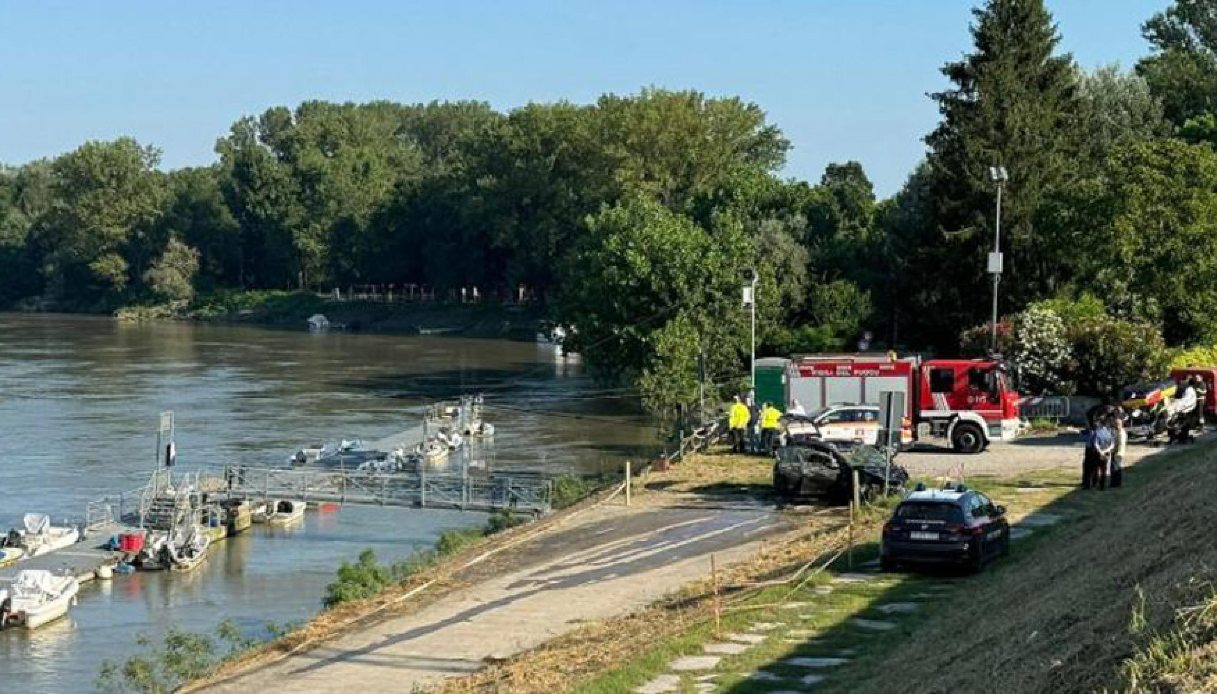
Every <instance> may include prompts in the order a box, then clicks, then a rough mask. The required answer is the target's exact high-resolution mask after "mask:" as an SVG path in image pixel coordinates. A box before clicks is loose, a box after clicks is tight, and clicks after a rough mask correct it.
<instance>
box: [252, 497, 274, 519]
mask: <svg viewBox="0 0 1217 694" xmlns="http://www.w3.org/2000/svg"><path fill="white" fill-rule="evenodd" d="M277 503H279V502H278V501H275V500H271V501H255V502H253V504H252V505H251V506H250V507H249V519H250V520H251V521H253V522H254V523H265V522H267V521H268V520H270V515H271V514H272V513H274V512H275V504H277Z"/></svg>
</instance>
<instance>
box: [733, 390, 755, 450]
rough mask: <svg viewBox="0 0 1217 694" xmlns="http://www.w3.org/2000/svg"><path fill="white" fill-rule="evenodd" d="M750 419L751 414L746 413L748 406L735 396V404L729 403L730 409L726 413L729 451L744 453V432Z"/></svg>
mask: <svg viewBox="0 0 1217 694" xmlns="http://www.w3.org/2000/svg"><path fill="white" fill-rule="evenodd" d="M751 419H752V413H750V412H749V411H748V406H747V405H745V404H744V402H743V401H742V400H740V397H739V396H738V395H737V396H735V402H733V403H731V409H730V410H729V411H728V412H727V428H728V429H729V431H730V434H731V450H733V451H735V452H736V453H743V452H744V438H745V437H744V432H745V430H747V428H748V422H749V421H750V420H751Z"/></svg>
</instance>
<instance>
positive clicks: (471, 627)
mask: <svg viewBox="0 0 1217 694" xmlns="http://www.w3.org/2000/svg"><path fill="white" fill-rule="evenodd" d="M784 527H785V526H784V525H783V523H782V521H781V520H780V519H779V518H778V517H777V516H776V515H775V514H773V513H772V512H770V511H764V510H721V509H695V508H693V509H690V508H685V509H670V508H669V509H651V510H637V509H631V510H626V509H624V508H622V507H600V508H597V509H592V510H589V511H588V512H586V514H585V515H584V516H582V517H580V518H577V519H574V520H572V521H571V523H570V524H568V525H566V526H563V527H561V528H559V529H556V530H554V531H552V532H549V533H546V534H545V535H543V536H541V537H540V538H537V539H536V540H533V541H532V542H530V543H528V544H525V545H522V546H520V547H518V548H516V549H515V550H513V551H512V552H511V555H510V556H509V557H507V558H505V559H503V560H502V561H501V563H500V564H499V565H497V566H494V567H486V568H482V569H481V570H482V572H483V574H485V577H484V578H483V580H481V581H479V582H477V583H476V584H474V585H473V586H471V587H469V588H465V589H461V590H458V591H456V592H454V593H451V594H449V595H447V596H445V597H443V598H441V599H439V600H437V601H436V602H435V603H433V604H431V605H429V606H427V607H425V608H423V609H422V610H421V611H419V612H417V613H415V614H412V615H409V616H405V617H398V618H394V619H390V620H387V621H385V622H382V623H380V624H376V625H373V626H370V627H367V628H364V629H361V630H360V631H358V632H356V633H353V634H350V635H347V636H344V637H341V638H339V639H337V640H334V641H331V642H329V643H327V644H325V645H323V646H321V647H319V648H316V649H314V650H312V651H309V652H307V653H303V654H300V655H297V656H293V657H291V658H288V659H286V660H283V661H280V662H278V663H275V664H272V665H270V666H267V667H264V668H262V669H259V670H256V671H254V672H251V673H249V674H246V675H245V676H242V677H240V678H237V679H234V680H230V681H228V682H225V683H221V684H220V685H217V686H216V687H213V688H212V689H211V690H209V691H215V692H248V691H271V690H273V691H276V692H340V691H341V692H348V693H349V692H356V691H360V690H362V691H366V692H372V691H406V692H408V691H412V690H413V689H414V688H415V687H425V686H426V685H428V684H431V683H434V682H436V681H437V680H439V679H442V678H445V677H451V676H456V675H462V674H467V673H469V672H472V671H474V670H477V669H479V668H480V667H482V665H483V663H484V661H485V659H487V658H503V657H507V656H510V655H513V654H515V653H518V652H520V651H523V650H526V649H529V648H532V647H535V646H538V645H540V644H541V643H543V642H545V641H547V640H549V639H552V638H553V637H555V636H559V635H561V634H564V633H566V632H568V631H570V630H572V629H574V628H575V627H577V626H578V625H579V623H581V622H585V621H588V620H596V619H603V618H606V617H611V616H615V615H620V614H624V613H627V612H630V611H633V610H635V609H637V608H640V607H643V606H645V605H648V604H650V603H652V602H654V601H655V600H657V599H659V598H661V597H663V596H664V595H666V594H668V593H670V592H672V591H674V590H676V589H677V588H679V587H681V586H682V585H684V584H686V583H688V582H690V581H692V580H695V579H698V578H703V577H705V576H707V575H708V574H709V566H710V563H709V562H710V559H709V557H710V554H712V553H713V554H715V555H716V559H717V561H718V562H719V563H720V565H721V564H727V563H731V562H734V561H739V560H742V559H745V558H747V557H749V556H751V555H753V554H754V553H755V551H756V549H757V544H758V540H760V539H761V538H762V537H764V536H765V535H766V534H769V533H773V532H775V531H777V530H779V529H782V528H784Z"/></svg>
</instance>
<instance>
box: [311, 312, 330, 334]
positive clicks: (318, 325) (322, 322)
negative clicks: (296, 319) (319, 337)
mask: <svg viewBox="0 0 1217 694" xmlns="http://www.w3.org/2000/svg"><path fill="white" fill-rule="evenodd" d="M308 329H309V332H314V333H323V332H325V331H327V330H329V329H330V319H328V318H326V317H325V316H323V315H322V314H320V313H314V314H313V315H312V316H309V319H308Z"/></svg>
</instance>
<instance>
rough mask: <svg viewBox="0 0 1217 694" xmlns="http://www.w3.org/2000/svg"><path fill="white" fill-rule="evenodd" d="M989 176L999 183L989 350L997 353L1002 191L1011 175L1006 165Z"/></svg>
mask: <svg viewBox="0 0 1217 694" xmlns="http://www.w3.org/2000/svg"><path fill="white" fill-rule="evenodd" d="M989 178H991V179H993V182H994V183H996V184H997V213H996V223H995V224H994V227H993V252H992V253H990V254H989V272H991V273H993V323H992V328H993V331H992V334H991V336H990V338H989V351H990V352H993V353H994V354H996V353H997V285H998V283H999V282H1001V271H1002V253H1001V193H1002V187H1003V186H1005V184H1006V181H1008V180H1010V175H1009V174H1008V173H1006V167H1004V166H990V167H989Z"/></svg>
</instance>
